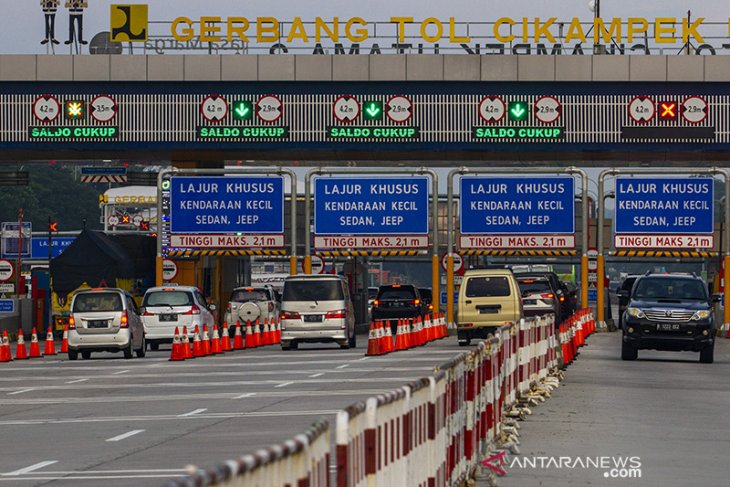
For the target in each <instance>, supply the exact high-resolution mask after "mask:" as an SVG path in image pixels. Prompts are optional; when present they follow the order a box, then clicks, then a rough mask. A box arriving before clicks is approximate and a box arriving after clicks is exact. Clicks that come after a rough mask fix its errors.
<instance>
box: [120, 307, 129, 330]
mask: <svg viewBox="0 0 730 487" xmlns="http://www.w3.org/2000/svg"><path fill="white" fill-rule="evenodd" d="M119 327H120V328H129V316H128V315H127V312H126V311H125V312H124V313H122V321H121V324H120V325H119Z"/></svg>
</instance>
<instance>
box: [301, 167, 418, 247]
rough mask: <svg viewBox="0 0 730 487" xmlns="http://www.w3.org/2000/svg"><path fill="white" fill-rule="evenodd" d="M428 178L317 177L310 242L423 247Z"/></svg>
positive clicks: (318, 245)
mask: <svg viewBox="0 0 730 487" xmlns="http://www.w3.org/2000/svg"><path fill="white" fill-rule="evenodd" d="M428 203H429V192H428V178H427V177H423V176H410V177H403V178H388V177H379V178H375V177H367V178H344V177H343V178H338V177H333V178H317V179H315V180H314V234H315V237H314V246H315V248H319V249H341V248H347V249H366V248H368V249H371V248H404V247H405V248H423V247H427V246H428V243H429V239H428V219H429V204H428Z"/></svg>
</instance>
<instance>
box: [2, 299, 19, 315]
mask: <svg viewBox="0 0 730 487" xmlns="http://www.w3.org/2000/svg"><path fill="white" fill-rule="evenodd" d="M14 312H15V300H14V299H0V313H14Z"/></svg>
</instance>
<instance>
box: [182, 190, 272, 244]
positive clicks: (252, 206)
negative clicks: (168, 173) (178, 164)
mask: <svg viewBox="0 0 730 487" xmlns="http://www.w3.org/2000/svg"><path fill="white" fill-rule="evenodd" d="M170 182H171V184H170V232H171V233H201V234H205V233H209V234H216V233H218V234H223V233H224V234H236V233H242V234H259V233H284V178H283V177H281V176H275V177H255V176H213V177H197V176H180V177H173V178H171V179H170Z"/></svg>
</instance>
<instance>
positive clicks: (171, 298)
mask: <svg viewBox="0 0 730 487" xmlns="http://www.w3.org/2000/svg"><path fill="white" fill-rule="evenodd" d="M193 304H194V303H193V296H192V295H191V294H190V293H186V292H184V291H157V292H152V293H147V295H146V296H145V297H144V303H142V306H145V307H147V306H192V305H193Z"/></svg>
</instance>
